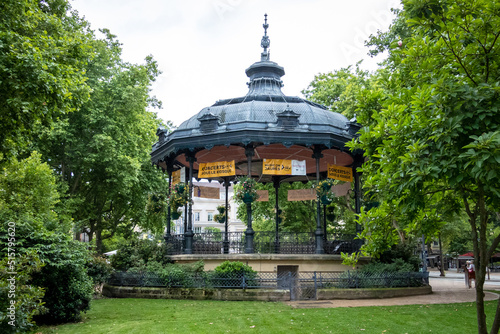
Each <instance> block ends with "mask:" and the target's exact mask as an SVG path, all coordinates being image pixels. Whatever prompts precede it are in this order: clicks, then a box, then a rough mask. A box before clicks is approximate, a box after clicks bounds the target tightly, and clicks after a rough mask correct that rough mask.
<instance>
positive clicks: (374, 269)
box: [360, 258, 418, 273]
mask: <svg viewBox="0 0 500 334" xmlns="http://www.w3.org/2000/svg"><path fill="white" fill-rule="evenodd" d="M360 271H362V272H367V273H397V272H403V273H408V272H415V271H418V269H415V266H414V265H413V264H411V263H408V262H405V261H404V260H403V259H401V258H397V259H394V260H393V261H392V262H391V263H383V262H371V263H368V264H366V265H364V266H363V267H362V268H361V269H360Z"/></svg>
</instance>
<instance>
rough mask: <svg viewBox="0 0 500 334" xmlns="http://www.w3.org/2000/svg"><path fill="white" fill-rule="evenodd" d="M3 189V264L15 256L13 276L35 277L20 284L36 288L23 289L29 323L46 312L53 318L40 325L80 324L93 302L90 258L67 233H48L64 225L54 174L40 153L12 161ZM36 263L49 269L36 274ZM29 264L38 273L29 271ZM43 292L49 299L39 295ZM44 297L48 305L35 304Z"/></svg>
mask: <svg viewBox="0 0 500 334" xmlns="http://www.w3.org/2000/svg"><path fill="white" fill-rule="evenodd" d="M0 189H1V190H2V191H0V221H1V225H0V245H1V247H0V259H2V260H3V259H5V258H7V257H8V254H9V253H11V254H12V253H13V251H12V250H14V253H15V255H16V256H15V263H14V264H13V267H14V270H12V269H11V270H10V271H12V272H15V271H16V270H19V272H20V274H21V273H22V275H24V274H26V273H28V274H30V276H31V277H25V276H20V277H19V282H22V281H26V282H27V284H30V285H33V286H34V288H33V289H31V288H30V289H26V288H25V287H22V290H23V292H22V295H23V296H24V295H26V299H24V300H21V299H19V301H22V302H23V303H24V302H26V304H25V305H22V306H21V305H19V306H20V307H21V309H28V310H29V314H28V316H27V319H28V321H29V319H30V317H31V315H36V314H37V313H40V312H41V311H43V309H44V308H45V307H46V308H47V309H48V314H46V315H44V316H43V317H38V316H37V317H35V319H37V320H42V319H43V320H45V321H54V322H64V321H73V320H75V319H78V318H79V316H80V312H81V311H85V310H87V309H88V308H89V302H90V299H91V292H92V286H91V281H90V279H89V278H88V276H87V274H86V271H85V267H84V264H85V262H86V261H87V257H88V254H89V253H88V250H87V249H86V247H87V246H86V245H84V244H82V243H80V242H76V241H73V240H71V238H70V237H69V236H68V233H67V231H65V232H57V231H51V230H49V229H51V228H54V227H55V226H57V223H58V222H59V221H60V219H59V217H58V216H57V213H56V212H55V211H54V209H55V207H56V204H57V202H58V201H59V194H58V192H57V186H56V177H55V176H54V175H53V173H52V170H51V168H50V167H49V166H48V165H47V164H46V163H42V162H41V158H40V154H38V153H36V152H34V153H32V155H31V156H30V157H29V158H27V159H24V160H22V161H17V159H15V158H12V159H11V160H10V161H9V162H8V163H6V164H4V166H3V170H2V173H1V174H0ZM64 225H65V226H69V224H64ZM57 229H58V228H55V230H57ZM12 238H13V239H12ZM37 259H39V260H40V261H41V262H42V263H43V264H44V266H43V268H41V270H39V269H40V268H37V267H39V266H38V265H36V261H38V260H37ZM28 260H29V261H31V262H32V269H33V270H29V268H26V266H27V263H26V261H28ZM28 267H29V265H28ZM35 269H36V270H35ZM36 271H38V272H36ZM20 288H21V287H20ZM39 288H43V291H44V293H41V294H40V292H41V289H39ZM19 297H21V295H19ZM41 297H43V299H42V300H43V303H44V304H45V305H43V304H41V303H37V302H36V300H37V299H39V298H41ZM30 299H31V300H32V302H30ZM27 312H28V311H27Z"/></svg>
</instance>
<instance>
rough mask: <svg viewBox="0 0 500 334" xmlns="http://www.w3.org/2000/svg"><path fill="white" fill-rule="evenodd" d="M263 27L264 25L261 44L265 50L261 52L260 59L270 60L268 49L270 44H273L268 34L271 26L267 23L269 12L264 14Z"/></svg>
mask: <svg viewBox="0 0 500 334" xmlns="http://www.w3.org/2000/svg"><path fill="white" fill-rule="evenodd" d="M262 27H264V36H262V40H261V42H260V46H262V47H263V48H264V52H262V53H261V55H260V60H261V61H266V60H269V54H270V52H269V51H268V50H267V49H268V48H269V45H270V44H271V41H270V40H269V36H267V28H269V24H267V14H264V24H263V25H262Z"/></svg>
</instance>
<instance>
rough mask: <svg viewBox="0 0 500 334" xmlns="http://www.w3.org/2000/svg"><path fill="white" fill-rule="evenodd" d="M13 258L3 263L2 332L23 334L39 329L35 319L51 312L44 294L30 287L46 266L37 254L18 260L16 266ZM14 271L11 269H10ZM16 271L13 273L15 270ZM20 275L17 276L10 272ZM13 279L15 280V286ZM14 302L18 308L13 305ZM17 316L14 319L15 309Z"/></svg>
mask: <svg viewBox="0 0 500 334" xmlns="http://www.w3.org/2000/svg"><path fill="white" fill-rule="evenodd" d="M9 261H10V259H9V258H5V259H3V260H2V261H0V308H1V310H2V312H0V332H2V333H23V332H27V331H28V330H30V329H32V328H33V327H34V326H35V323H34V321H33V320H32V318H33V316H35V315H38V314H43V313H45V312H47V309H46V308H45V307H44V306H43V303H42V298H43V295H44V291H43V289H42V288H40V287H37V286H32V285H29V284H28V283H29V281H30V280H31V275H32V274H33V273H35V272H39V271H40V270H41V268H42V266H43V264H42V263H41V261H40V259H39V258H38V255H36V254H35V252H30V253H27V254H25V255H24V256H22V257H20V258H16V260H15V261H16V263H15V264H12V262H10V263H9ZM11 264H12V265H13V266H14V267H13V268H10V265H11ZM12 269H13V270H12ZM12 271H14V272H16V274H15V276H13V275H12V274H9V272H12ZM12 278H15V281H13V283H14V284H13V285H11V284H12V281H11V280H12ZM12 287H14V288H15V290H14V291H13V290H12ZM11 301H14V302H15V304H14V305H12V304H11ZM11 308H12V311H13V312H14V316H11V314H10V313H11V310H10V309H11Z"/></svg>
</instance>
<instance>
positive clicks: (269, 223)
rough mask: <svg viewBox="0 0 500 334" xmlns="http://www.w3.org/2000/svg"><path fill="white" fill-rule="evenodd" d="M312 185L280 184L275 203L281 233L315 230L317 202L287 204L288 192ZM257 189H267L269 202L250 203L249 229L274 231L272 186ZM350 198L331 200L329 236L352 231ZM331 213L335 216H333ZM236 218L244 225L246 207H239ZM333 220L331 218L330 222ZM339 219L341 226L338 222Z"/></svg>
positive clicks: (353, 216) (352, 220) (289, 202)
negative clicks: (251, 220) (278, 212)
mask: <svg viewBox="0 0 500 334" xmlns="http://www.w3.org/2000/svg"><path fill="white" fill-rule="evenodd" d="M312 187H313V183H312V182H307V183H305V184H303V183H300V182H294V183H282V184H280V188H279V194H278V201H279V208H280V210H281V213H280V215H279V216H280V219H281V221H280V231H283V232H314V231H315V229H316V201H309V200H308V201H292V202H291V201H288V199H287V197H288V190H293V189H311V188H312ZM256 189H259V190H267V191H268V192H269V201H267V202H254V203H252V219H253V223H252V227H253V229H254V230H255V231H274V229H275V221H276V209H275V203H276V195H275V194H276V192H275V189H274V186H273V184H271V183H268V184H257V186H256ZM353 202H354V201H353V199H352V198H351V195H347V196H343V197H334V198H332V203H331V204H330V205H329V209H328V210H329V216H328V217H327V220H328V225H327V228H328V233H352V234H354V233H355V232H354V231H355V215H354V209H353V207H354V204H353ZM332 214H334V216H332ZM237 216H238V218H239V219H240V220H241V221H243V222H246V206H245V205H240V206H239V207H238V211H237ZM332 218H333V219H332ZM340 220H342V221H343V224H339V223H338V222H339V221H340Z"/></svg>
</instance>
